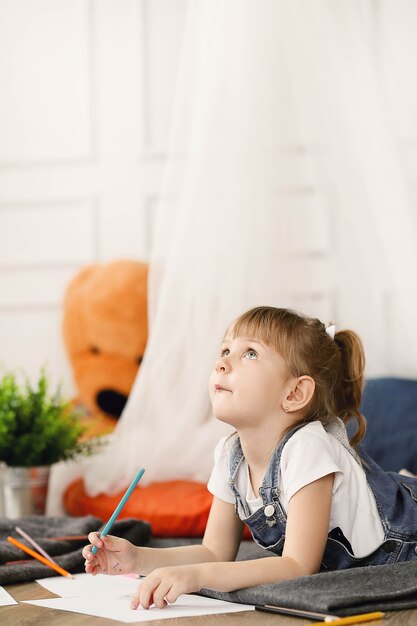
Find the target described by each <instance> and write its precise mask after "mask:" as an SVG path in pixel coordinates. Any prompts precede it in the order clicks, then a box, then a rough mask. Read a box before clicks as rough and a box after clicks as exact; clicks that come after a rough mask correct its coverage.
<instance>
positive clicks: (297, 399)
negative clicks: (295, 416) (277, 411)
mask: <svg viewBox="0 0 417 626" xmlns="http://www.w3.org/2000/svg"><path fill="white" fill-rule="evenodd" d="M315 388H316V383H315V382H314V379H313V378H311V376H300V378H298V380H297V381H296V383H295V386H293V388H292V389H291V391H290V392H289V394H288V395H287V397H286V398H285V400H284V403H283V405H284V410H285V412H286V413H292V412H294V411H300V410H301V409H303V408H304V407H305V406H307V404H308V403H309V402H310V400H311V398H312V397H313V395H314V390H315Z"/></svg>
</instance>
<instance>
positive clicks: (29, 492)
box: [0, 463, 50, 519]
mask: <svg viewBox="0 0 417 626" xmlns="http://www.w3.org/2000/svg"><path fill="white" fill-rule="evenodd" d="M49 469H50V468H49V466H40V467H9V466H8V465H5V464H4V463H1V464H0V517H8V518H9V519H18V518H19V517H23V516H25V515H43V514H44V513H45V506H46V496H47V493H48V480H49Z"/></svg>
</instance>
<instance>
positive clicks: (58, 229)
mask: <svg viewBox="0 0 417 626" xmlns="http://www.w3.org/2000/svg"><path fill="white" fill-rule="evenodd" d="M207 1H210V0H207ZM366 1H367V2H369V3H370V4H371V6H372V11H371V15H372V16H373V23H372V24H371V27H370V36H371V37H374V39H375V62H376V63H377V64H378V67H379V71H380V72H381V78H382V79H383V80H384V81H385V84H386V90H387V96H389V94H390V93H391V94H392V93H393V90H390V74H389V72H387V71H386V67H388V65H389V62H388V61H389V50H384V49H381V46H379V40H378V29H379V28H380V27H381V25H383V24H386V23H387V21H388V23H389V24H390V25H392V27H393V28H397V30H398V38H399V39H401V29H402V28H403V27H404V24H405V23H406V21H404V19H403V18H404V14H407V6H408V3H409V2H413V1H414V0H401V1H400V2H395V3H394V2H392V0H366ZM186 8H187V0H0V59H1V63H0V94H1V96H0V365H3V366H4V367H6V368H22V369H23V370H24V371H25V372H26V373H27V374H29V375H30V377H32V378H33V377H35V376H36V375H37V373H38V370H39V367H40V366H41V365H47V366H48V369H49V371H50V372H51V375H52V378H53V380H54V382H55V381H58V380H63V381H64V382H65V388H66V389H67V390H68V392H69V393H72V391H73V387H72V381H71V374H70V370H69V366H68V363H67V360H66V355H65V352H64V349H63V345H62V340H61V328H60V325H61V300H62V295H63V292H64V289H65V287H66V285H67V284H68V281H69V280H70V278H71V277H72V276H73V275H74V274H75V273H76V272H77V270H78V269H79V268H81V267H82V266H83V265H85V264H86V263H90V262H96V261H105V260H110V259H114V258H120V257H129V258H133V259H147V257H148V253H149V246H150V240H151V236H152V210H153V207H154V206H155V200H156V195H157V192H158V183H159V180H160V176H161V171H162V167H163V163H164V154H165V148H166V145H167V138H168V129H169V124H170V112H171V104H172V99H173V94H174V90H175V80H176V68H177V63H178V59H179V52H180V42H181V38H182V30H183V26H184V18H185V14H186ZM404 12H405V13H404ZM399 16H401V19H399ZM414 26H415V25H414V24H412V23H410V24H409V27H410V28H414ZM407 41H410V39H407ZM414 52H415V50H404V58H405V59H407V58H409V59H412V58H414V56H413V55H414ZM410 67H414V66H413V65H411V66H410ZM391 77H392V74H391ZM410 80H413V76H411V75H410ZM393 104H394V105H395V106H396V107H397V109H398V103H393ZM409 104H411V105H412V104H413V103H409ZM415 104H417V103H415ZM406 113H407V115H404V116H400V117H397V118H396V119H395V120H394V126H395V129H396V133H397V135H398V138H399V146H400V150H401V152H402V154H403V157H404V166H405V168H406V169H407V176H408V177H409V180H410V188H411V189H412V191H413V193H414V194H415V182H416V180H417V171H416V166H415V164H416V163H417V160H416V158H415V157H416V146H417V143H416V136H415V128H414V127H413V128H412V127H411V123H414V120H415V114H414V113H413V112H411V113H412V114H410V111H406ZM303 158H304V154H303V149H302V147H301V149H300V151H299V152H298V153H296V154H294V164H295V166H294V172H295V173H296V172H297V170H298V168H297V166H296V161H297V160H298V159H303ZM293 192H294V203H295V206H296V205H297V202H299V201H300V202H301V203H302V204H303V206H307V205H309V204H311V207H312V211H311V215H312V216H313V219H312V221H311V224H310V225H309V228H308V230H309V232H308V235H309V242H310V243H311V250H305V251H304V252H305V253H307V254H311V257H312V259H313V261H314V262H315V263H317V264H319V265H320V263H323V261H325V259H326V254H328V250H329V246H331V240H332V235H331V229H332V223H331V220H330V219H329V217H327V218H326V216H324V218H323V217H322V218H320V220H318V218H317V214H316V213H315V209H314V206H315V198H314V189H313V190H312V189H311V188H310V187H309V184H308V181H302V182H300V181H299V180H298V179H297V177H296V176H295V185H294V190H293ZM307 197H309V198H310V199H311V202H310V201H307V202H306V198H307ZM303 198H304V199H303ZM322 219H324V220H326V219H328V224H327V227H324V228H323V227H322V226H321V225H320V224H319V221H321V220H322ZM310 226H311V228H310ZM311 229H313V230H314V232H315V233H316V236H315V239H314V242H313V241H312V237H311V233H312V230H311ZM310 287H311V289H310V295H309V296H308V297H307V295H306V294H304V297H303V303H302V304H303V306H302V308H303V310H305V311H307V312H308V310H309V308H310V307H309V305H308V298H310V299H311V306H312V308H314V309H315V310H317V309H318V308H319V309H320V310H322V312H323V315H322V316H323V319H324V318H327V319H330V318H331V317H332V314H331V312H332V310H334V308H335V306H336V304H337V303H335V302H334V301H332V298H334V294H332V293H331V292H328V291H326V290H325V288H324V287H323V284H320V285H317V288H316V286H313V285H312V286H310ZM318 303H319V304H318ZM387 319H388V317H387ZM388 322H389V320H388ZM388 322H387V323H388ZM387 358H389V355H387Z"/></svg>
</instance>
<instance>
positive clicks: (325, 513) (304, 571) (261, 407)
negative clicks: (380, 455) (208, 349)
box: [83, 307, 417, 609]
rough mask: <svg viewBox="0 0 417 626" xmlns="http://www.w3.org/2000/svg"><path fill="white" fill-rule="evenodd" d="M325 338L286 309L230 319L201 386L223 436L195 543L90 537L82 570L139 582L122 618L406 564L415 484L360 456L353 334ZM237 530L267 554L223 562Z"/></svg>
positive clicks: (328, 333) (414, 540) (358, 356)
mask: <svg viewBox="0 0 417 626" xmlns="http://www.w3.org/2000/svg"><path fill="white" fill-rule="evenodd" d="M334 331H335V328H334V326H331V327H329V328H327V329H326V328H325V326H324V324H322V323H321V322H320V321H319V320H318V319H311V318H308V317H304V316H302V315H299V314H298V313H296V312H294V311H291V310H288V309H278V308H273V307H257V308H255V309H252V310H250V311H248V312H246V313H244V314H243V315H242V316H241V317H239V318H238V319H237V320H236V321H235V322H234V323H233V324H232V326H231V327H230V328H229V330H228V331H227V333H226V336H225V338H224V341H223V344H222V346H221V350H220V354H219V358H218V360H217V362H216V364H215V367H214V370H213V372H212V374H211V377H210V383H209V391H210V398H211V402H212V406H213V413H214V415H215V416H216V418H217V419H219V420H222V421H224V422H227V423H228V424H231V425H232V426H233V427H234V428H235V429H236V432H235V433H234V434H233V435H231V436H229V437H226V438H223V439H222V440H221V441H220V442H219V444H218V445H217V447H216V450H215V464H214V468H213V471H212V474H211V477H210V480H209V483H208V488H209V490H210V491H211V492H212V494H213V496H214V499H213V504H212V507H211V512H210V516H209V520H208V523H207V528H206V532H205V535H204V538H203V542H202V545H194V546H181V547H176V548H164V549H157V548H143V547H136V546H133V545H132V544H131V543H129V542H128V541H126V540H124V539H120V538H116V537H111V536H107V537H104V538H103V539H99V538H98V534H97V533H91V534H90V535H89V540H90V541H91V545H88V546H86V547H85V548H84V549H83V556H84V557H85V559H86V567H85V569H86V571H87V572H91V573H92V574H97V573H107V574H120V573H127V572H132V571H134V572H137V573H139V574H142V575H147V576H146V579H145V580H144V581H143V582H142V584H141V585H140V586H139V589H138V591H137V593H136V596H135V598H134V599H133V601H132V603H131V607H132V608H133V609H135V608H137V607H138V606H139V604H140V605H141V606H143V607H144V608H149V607H150V606H151V604H155V606H157V607H160V608H162V607H164V606H165V605H166V603H167V602H175V600H176V599H177V598H178V596H179V595H180V594H182V593H191V592H193V591H198V590H199V589H201V588H202V587H208V588H211V589H216V590H218V591H232V590H235V589H240V588H243V587H250V586H254V585H260V584H267V583H274V582H277V581H279V580H283V579H286V578H295V577H297V576H305V575H308V574H313V573H315V572H318V571H319V570H320V569H322V570H326V569H343V568H348V567H356V566H363V565H380V564H384V563H393V562H396V561H406V560H411V559H417V554H416V552H417V480H416V479H414V478H408V477H405V476H400V475H399V474H392V473H386V472H383V471H382V470H381V469H380V468H379V467H378V466H377V465H376V464H375V463H374V462H373V461H372V460H371V459H370V458H369V457H367V456H366V455H365V454H362V455H361V458H360V457H359V455H358V453H357V450H356V448H357V445H358V444H359V442H360V441H361V439H362V437H363V436H364V433H365V419H364V417H363V416H362V415H361V413H360V412H359V406H360V402H361V394H362V386H363V371H364V364H365V359H364V354H363V348H362V344H361V341H360V339H359V337H358V336H357V335H356V334H355V333H354V332H352V331H349V330H344V331H339V332H336V333H335V332H334ZM352 417H353V418H356V421H357V429H356V433H355V434H354V436H353V437H352V439H351V441H350V442H349V440H348V437H347V433H346V428H345V423H346V422H347V421H348V420H350V419H351V418H352ZM244 524H246V525H247V526H248V527H249V529H250V531H251V533H252V535H253V538H254V539H255V541H256V542H257V543H258V544H259V545H260V546H261V547H262V548H265V549H268V550H270V551H272V552H273V553H275V555H276V556H275V557H274V558H269V559H255V560H251V561H237V562H235V560H234V559H235V557H236V553H237V551H238V547H239V544H240V540H241V537H242V530H243V526H244ZM92 545H96V546H97V547H98V548H99V550H98V551H97V553H96V555H93V554H92V553H91V547H92Z"/></svg>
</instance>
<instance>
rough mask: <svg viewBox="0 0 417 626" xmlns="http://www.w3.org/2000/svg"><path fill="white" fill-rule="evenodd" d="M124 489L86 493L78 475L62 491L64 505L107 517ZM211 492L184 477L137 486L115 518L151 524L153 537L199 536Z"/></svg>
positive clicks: (72, 512) (72, 510)
mask: <svg viewBox="0 0 417 626" xmlns="http://www.w3.org/2000/svg"><path fill="white" fill-rule="evenodd" d="M123 493H124V491H122V492H120V493H118V494H116V495H114V496H108V495H106V494H100V495H98V496H95V497H91V496H88V495H87V494H86V492H85V489H84V481H83V480H82V479H80V480H77V481H75V482H74V483H72V484H71V485H69V487H68V488H67V489H66V491H65V495H64V506H65V508H66V510H67V512H68V513H69V514H70V515H95V516H96V517H99V518H100V519H102V520H107V519H108V518H109V517H110V515H111V514H112V513H113V511H114V509H115V508H116V506H117V504H118V503H119V501H120V498H121V497H122V495H123ZM212 499H213V496H212V495H211V493H210V492H209V491H207V488H206V485H204V484H202V483H197V482H193V481H187V480H174V481H170V482H160V483H152V484H151V485H148V486H146V487H140V486H139V487H137V489H135V491H134V492H133V493H132V495H131V496H130V498H129V500H128V501H127V503H126V504H125V506H124V508H123V510H122V512H121V513H120V515H119V519H123V518H127V517H136V518H138V519H142V520H146V521H148V522H149V523H150V524H151V528H152V535H153V536H154V537H202V536H203V534H204V529H205V527H206V523H207V519H208V514H209V511H210V507H211V502H212Z"/></svg>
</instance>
